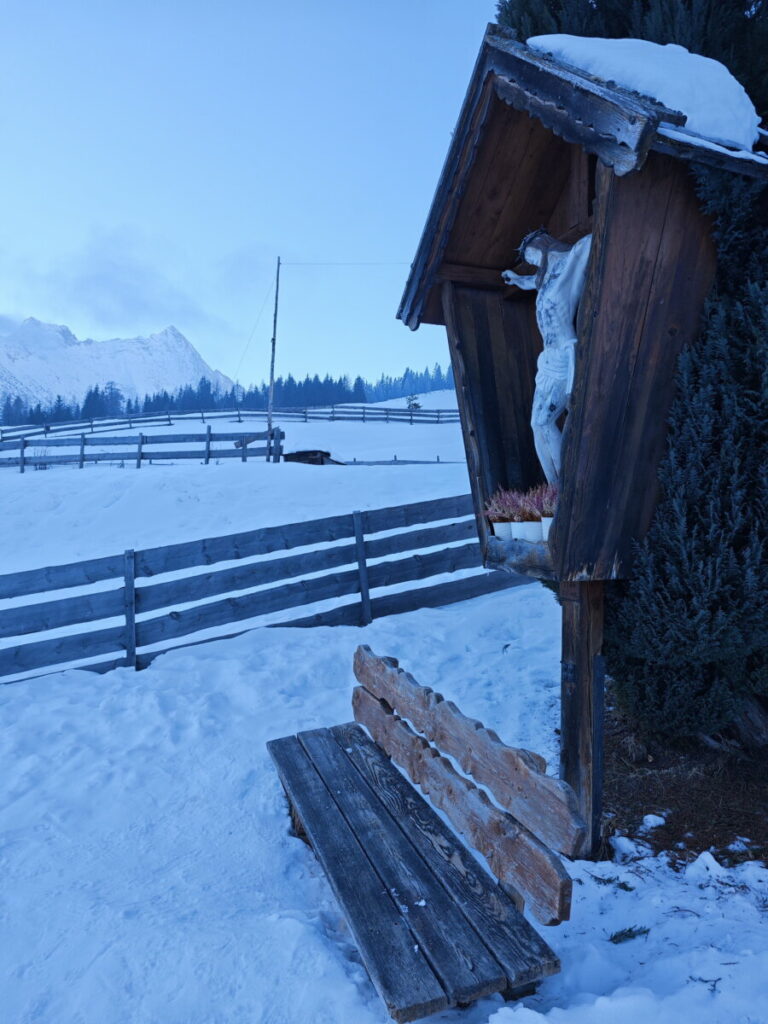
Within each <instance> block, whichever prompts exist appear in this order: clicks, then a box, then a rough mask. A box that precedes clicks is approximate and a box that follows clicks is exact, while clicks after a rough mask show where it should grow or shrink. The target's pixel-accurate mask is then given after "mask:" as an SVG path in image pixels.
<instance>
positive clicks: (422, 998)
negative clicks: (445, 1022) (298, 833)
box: [267, 736, 449, 1021]
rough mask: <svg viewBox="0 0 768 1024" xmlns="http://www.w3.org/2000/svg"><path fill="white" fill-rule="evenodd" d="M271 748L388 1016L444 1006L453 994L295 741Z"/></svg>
mask: <svg viewBox="0 0 768 1024" xmlns="http://www.w3.org/2000/svg"><path fill="white" fill-rule="evenodd" d="M267 748H268V750H269V753H270V755H271V756H272V760H273V761H274V762H275V767H276V768H277V772H278V775H279V776H280V781H281V782H282V784H283V787H284V789H285V791H286V793H287V794H288V798H289V800H290V802H291V804H292V805H293V809H294V811H295V813H296V814H297V816H298V818H299V819H300V821H301V824H302V826H303V828H304V831H305V832H306V834H307V837H308V838H309V841H310V843H311V844H312V847H313V849H314V851H315V854H316V856H317V859H318V860H319V861H320V864H321V865H322V867H323V870H324V871H325V873H326V876H327V878H328V882H329V884H330V886H331V889H332V890H333V892H334V895H335V896H336V898H337V900H338V901H339V903H340V904H341V906H342V907H343V909H344V915H345V917H346V919H347V922H348V923H349V928H350V931H351V932H352V935H353V936H354V939H355V942H356V943H357V947H358V949H359V950H360V957H361V959H362V961H363V964H364V965H365V968H366V970H367V971H368V974H369V976H370V978H371V981H372V982H373V984H374V986H375V987H376V990H377V992H378V993H379V995H380V996H381V998H382V999H383V1000H384V1003H385V1005H386V1007H387V1010H388V1011H389V1013H390V1014H391V1016H392V1017H393V1018H394V1019H395V1020H396V1021H410V1020H416V1019H418V1018H419V1017H424V1016H427V1015H428V1014H430V1013H436V1012H438V1011H439V1010H443V1009H446V1008H447V1007H448V1006H449V999H448V997H447V996H446V994H445V992H444V991H443V988H442V986H441V985H440V983H439V981H438V980H437V978H436V977H435V974H434V972H433V971H432V968H431V967H430V965H429V963H428V961H427V959H426V957H425V955H424V953H423V952H422V950H421V949H420V948H419V945H418V943H417V942H416V941H415V940H414V936H413V933H412V932H411V930H410V928H409V926H408V924H407V923H406V921H405V920H404V918H403V915H401V913H400V911H399V910H398V908H397V906H396V904H395V902H394V900H393V899H392V896H391V895H390V893H389V892H387V889H386V887H385V885H384V884H383V883H382V881H381V878H380V877H379V875H378V874H376V872H375V871H374V869H373V867H372V866H371V862H370V861H369V859H368V858H367V857H366V855H365V852H364V851H363V849H362V847H361V846H360V844H359V843H358V841H357V839H356V838H355V836H354V833H353V832H352V830H351V829H350V828H349V826H348V825H347V824H346V822H345V821H344V820H343V818H342V817H341V815H340V814H339V813H338V809H337V806H336V804H335V803H334V800H333V798H332V796H331V794H330V792H329V791H328V788H327V786H326V785H325V783H324V782H323V780H322V779H321V778H320V776H319V775H318V773H317V771H316V770H315V768H314V767H313V765H312V762H311V761H310V760H309V758H308V757H307V755H306V753H305V751H304V749H303V748H302V746H301V744H300V743H299V741H298V739H296V737H295V736H289V737H286V738H285V739H281V740H273V741H272V742H271V743H268V744H267Z"/></svg>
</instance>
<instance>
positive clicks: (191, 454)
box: [0, 424, 285, 473]
mask: <svg viewBox="0 0 768 1024" xmlns="http://www.w3.org/2000/svg"><path fill="white" fill-rule="evenodd" d="M284 438H285V434H284V433H283V431H282V430H279V429H275V428H273V429H272V431H271V432H270V431H264V432H262V433H260V434H252V433H251V434H242V433H240V434H214V433H213V432H212V430H211V426H210V424H208V427H207V430H206V432H205V433H204V434H155V435H147V434H137V435H135V436H131V435H127V434H123V435H118V436H115V437H104V436H103V435H101V434H79V435H75V436H73V437H46V438H42V439H31V440H30V438H28V437H20V438H18V440H13V441H0V452H12V451H15V452H18V454H17V455H15V456H3V455H0V468H5V469H9V468H16V467H18V469H19V470H20V471H21V472H22V473H23V472H24V470H25V469H26V468H27V466H32V467H33V468H35V469H47V468H48V466H61V465H67V464H69V465H77V466H79V467H80V469H82V468H83V466H84V465H85V464H86V463H88V462H117V461H124V462H128V463H133V464H135V466H136V468H137V469H140V468H141V464H142V462H152V461H155V462H158V461H160V460H164V461H177V460H178V459H200V460H202V461H203V462H204V463H205V464H206V465H208V463H209V462H210V461H211V459H213V460H214V461H215V460H218V459H240V461H241V462H246V461H247V460H248V459H249V458H251V459H253V458H259V457H262V458H266V459H267V460H268V461H269V460H271V461H272V462H279V461H280V456H281V455H282V451H283V440H284ZM243 441H245V443H243ZM253 441H264V442H265V444H264V447H262V448H256V447H249V445H250V444H251V443H252V442H253ZM222 442H234V443H235V445H236V447H232V446H231V445H230V446H229V447H227V448H213V445H214V444H221V443H222ZM238 442H240V443H239V444H238ZM187 444H197V445H198V446H199V447H198V448H197V449H196V450H193V449H189V448H184V449H178V448H168V447H167V446H168V445H187ZM161 445H163V446H166V447H160V446H161ZM49 448H55V449H64V448H69V449H71V450H70V451H69V452H64V453H62V454H58V455H51V454H50V452H49V451H48V449H49ZM95 449H99V450H98V451H96V450H95ZM104 449H107V450H106V451H105V450H104Z"/></svg>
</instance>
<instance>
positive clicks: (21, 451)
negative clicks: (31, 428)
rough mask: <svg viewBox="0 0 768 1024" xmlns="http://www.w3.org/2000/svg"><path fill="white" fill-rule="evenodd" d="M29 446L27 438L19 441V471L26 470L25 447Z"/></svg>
mask: <svg viewBox="0 0 768 1024" xmlns="http://www.w3.org/2000/svg"><path fill="white" fill-rule="evenodd" d="M26 446H27V439H26V438H25V437H22V439H21V440H20V441H19V472H20V473H23V472H24V449H25V448H26Z"/></svg>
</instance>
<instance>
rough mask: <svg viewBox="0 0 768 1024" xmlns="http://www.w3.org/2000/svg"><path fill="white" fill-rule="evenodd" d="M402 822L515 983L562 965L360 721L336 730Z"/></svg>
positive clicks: (512, 984)
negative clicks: (361, 725) (374, 741)
mask: <svg viewBox="0 0 768 1024" xmlns="http://www.w3.org/2000/svg"><path fill="white" fill-rule="evenodd" d="M331 734H332V735H333V737H334V738H335V739H336V741H337V743H339V745H340V746H341V747H343V748H344V750H345V752H346V754H347V756H348V757H349V759H350V760H351V761H352V763H353V764H354V765H355V767H356V768H357V770H358V771H359V772H360V774H361V775H362V777H363V778H364V779H366V780H367V781H368V783H369V784H370V786H371V787H372V788H373V789H374V790H375V791H376V793H377V795H378V797H379V799H380V800H381V801H382V803H384V804H385V806H386V807H387V808H388V810H389V812H390V814H391V815H392V817H393V818H394V819H395V821H396V822H397V823H398V825H399V827H400V828H401V829H402V830H403V832H404V833H405V834H406V835H407V836H408V838H409V839H410V841H411V842H412V843H413V845H414V846H415V847H416V849H417V850H418V852H419V854H420V855H421V856H422V857H423V858H424V860H425V861H426V863H427V864H429V866H430V867H431V868H432V870H433V872H434V873H435V875H436V877H437V878H438V879H439V880H440V883H441V884H442V885H443V886H445V888H446V890H447V892H448V893H449V894H450V896H451V898H452V899H453V900H454V901H455V902H456V905H457V906H458V907H460V908H461V911H462V913H463V914H464V916H465V917H466V919H467V920H468V921H469V923H470V924H471V925H472V927H473V928H474V929H475V931H476V932H477V933H478V935H480V937H481V938H482V939H483V941H484V942H485V944H486V945H487V947H488V948H489V949H490V951H491V952H492V953H493V955H494V957H495V958H496V959H497V960H498V961H499V963H500V964H501V966H502V968H503V969H504V971H505V973H506V976H507V982H508V985H509V987H510V988H515V987H517V986H518V985H525V984H530V983H531V982H533V981H537V980H538V979H539V978H542V977H545V976H546V975H549V974H554V973H556V972H557V971H558V970H559V966H560V965H559V961H558V958H557V957H556V956H555V954H554V953H553V952H552V950H551V949H550V948H549V946H547V944H546V943H545V942H544V940H543V939H542V938H541V937H540V936H539V935H538V933H537V932H536V931H535V930H534V929H533V928H532V927H531V925H530V924H529V923H528V922H527V921H526V920H525V918H524V917H523V915H522V913H521V912H520V911H519V910H518V908H517V907H516V906H515V903H514V901H513V900H512V899H511V897H510V896H508V895H507V893H505V892H504V890H503V889H502V888H501V886H500V885H499V884H498V883H497V882H494V881H492V880H491V878H490V876H489V875H488V874H487V872H486V871H484V870H483V868H481V867H480V866H479V864H478V863H477V861H476V860H475V859H474V857H472V855H471V854H470V853H469V852H468V851H467V850H466V849H465V848H464V847H463V846H462V845H461V843H460V842H459V841H458V840H457V839H456V836H455V835H454V833H453V832H452V831H451V830H450V829H449V828H448V827H447V825H445V824H444V823H443V822H442V820H441V819H440V818H439V817H438V815H437V814H436V813H435V812H434V811H433V810H432V808H431V807H430V806H429V805H428V804H427V803H426V802H425V801H424V800H423V799H422V798H421V797H420V796H419V794H418V793H417V792H416V790H415V789H414V788H413V786H411V785H410V784H409V783H408V782H407V781H406V780H405V779H404V778H403V776H402V774H401V773H400V772H399V771H397V770H396V769H395V768H394V767H393V766H392V764H391V762H390V760H389V758H388V757H387V755H386V754H385V753H384V752H383V751H382V750H381V748H380V747H377V746H376V744H375V743H373V742H372V741H371V740H370V739H369V738H368V736H367V735H366V734H365V733H364V732H363V730H362V729H361V728H360V726H359V725H355V724H353V723H347V724H345V725H338V726H336V727H334V728H333V729H331Z"/></svg>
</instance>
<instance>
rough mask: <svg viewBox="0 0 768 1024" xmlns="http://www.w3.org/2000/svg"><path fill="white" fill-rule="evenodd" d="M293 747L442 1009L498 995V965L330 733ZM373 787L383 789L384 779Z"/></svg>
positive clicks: (502, 981) (501, 984)
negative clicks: (424, 963) (312, 772)
mask: <svg viewBox="0 0 768 1024" xmlns="http://www.w3.org/2000/svg"><path fill="white" fill-rule="evenodd" d="M298 740H299V742H300V743H301V745H302V747H303V748H304V750H305V751H306V753H307V755H308V756H309V758H310V760H311V761H312V763H313V765H314V767H315V769H316V770H317V773H318V774H319V775H320V777H321V778H322V779H323V781H324V782H325V784H326V786H327V787H328V790H329V792H330V793H331V796H332V797H333V800H334V802H335V803H336V805H337V807H338V809H339V812H340V814H341V816H342V818H343V820H344V821H346V823H347V825H348V826H349V827H350V829H351V830H352V832H353V833H354V835H355V838H356V839H357V841H358V842H359V843H360V846H361V847H362V848H363V849H364V850H365V853H366V855H367V857H368V859H369V860H370V861H371V863H372V864H373V866H374V868H375V870H376V873H377V874H378V875H379V877H380V878H381V881H382V883H383V885H384V887H385V890H386V891H387V892H389V893H390V894H391V896H392V898H393V899H394V900H395V902H396V903H397V904H398V907H399V908H400V909H401V913H404V914H405V915H407V921H408V927H409V928H410V930H411V931H412V932H413V935H414V938H415V940H416V942H417V943H418V945H419V946H420V947H421V949H422V950H423V951H424V953H425V955H426V957H427V959H428V960H429V963H430V965H431V967H432V970H433V971H434V972H435V975H436V976H437V978H438V980H439V981H440V984H441V986H442V987H443V989H444V990H445V993H446V995H447V996H448V999H449V1000H450V1002H451V1003H453V1004H455V1003H468V1002H471V1001H473V1000H475V999H480V998H482V997H483V996H487V995H491V993H493V992H500V991H502V990H503V989H504V988H505V985H506V975H505V973H504V971H503V970H502V968H501V966H500V965H499V963H498V961H497V960H496V959H495V958H494V957H492V956H491V954H490V953H489V951H488V948H487V947H486V946H485V945H484V944H483V942H482V941H481V939H480V937H479V936H478V934H477V932H476V931H475V930H474V929H473V928H472V927H471V925H470V924H469V922H468V921H467V919H466V918H465V917H464V915H463V914H462V912H461V909H460V908H459V907H458V906H457V905H456V903H455V902H454V901H453V900H452V899H451V898H450V897H449V895H448V893H447V892H446V890H445V889H444V888H443V886H442V885H441V884H440V883H439V881H438V880H437V878H436V877H435V875H434V874H433V872H432V871H431V869H430V868H429V866H428V865H427V864H426V863H425V861H424V860H423V858H422V857H420V856H419V854H418V853H417V851H416V850H415V848H414V847H413V845H412V844H411V842H410V841H409V840H408V839H407V838H406V836H405V834H404V833H403V831H402V830H401V829H400V828H399V827H398V825H397V824H396V822H395V820H394V819H393V818H392V816H391V815H390V813H389V811H388V810H387V808H386V805H385V804H382V801H381V800H380V799H379V795H378V792H376V793H375V792H374V791H373V790H372V789H371V787H370V786H369V785H368V783H367V782H366V781H365V779H364V778H363V777H362V776H361V775H360V773H359V772H358V771H357V769H356V768H355V767H354V765H353V764H352V763H351V761H350V760H349V758H348V757H347V756H346V754H345V752H344V750H342V748H341V747H340V746H339V744H338V743H337V742H336V740H335V739H334V738H333V736H332V735H331V734H330V732H329V731H328V730H327V729H316V730H313V731H311V732H301V733H299V735H298ZM379 781H380V783H383V784H384V785H386V781H387V780H386V779H384V780H382V779H380V780H379ZM329 825H330V822H329Z"/></svg>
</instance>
